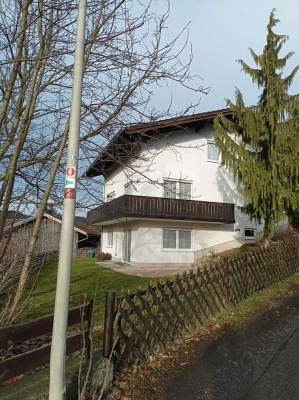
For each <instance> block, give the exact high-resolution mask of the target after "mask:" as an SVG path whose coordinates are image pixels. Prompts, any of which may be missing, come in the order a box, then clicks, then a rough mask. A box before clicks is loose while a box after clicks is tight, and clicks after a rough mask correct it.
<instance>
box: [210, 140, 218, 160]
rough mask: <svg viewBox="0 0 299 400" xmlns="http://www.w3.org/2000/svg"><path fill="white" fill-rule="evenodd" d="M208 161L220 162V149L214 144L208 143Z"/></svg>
mask: <svg viewBox="0 0 299 400" xmlns="http://www.w3.org/2000/svg"><path fill="white" fill-rule="evenodd" d="M208 161H220V152H219V149H218V148H217V147H216V145H215V143H213V142H208Z"/></svg>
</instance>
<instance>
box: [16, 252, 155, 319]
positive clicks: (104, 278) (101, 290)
mask: <svg viewBox="0 0 299 400" xmlns="http://www.w3.org/2000/svg"><path fill="white" fill-rule="evenodd" d="M57 266H58V260H55V261H52V262H50V263H49V264H47V265H45V266H44V267H43V268H42V269H41V271H40V273H39V275H38V277H37V278H36V283H35V285H34V289H33V290H32V291H31V290H29V289H27V291H26V293H25V296H24V298H26V297H27V298H28V297H29V299H30V300H29V304H28V305H26V308H25V309H24V310H23V312H22V314H21V315H20V317H19V318H18V320H17V321H16V323H20V322H25V321H29V320H33V319H35V318H38V317H41V316H44V315H47V314H52V313H53V311H54V301H55V289H56V278H57ZM33 279H34V278H32V279H31V282H30V283H31V284H32V282H33ZM151 280H152V278H142V277H138V276H130V275H125V274H122V273H120V272H116V271H113V270H111V269H108V268H105V267H103V266H101V265H99V264H96V260H93V259H88V258H83V257H77V258H74V260H73V267H72V281H71V290H70V306H75V305H78V304H80V303H82V299H83V298H84V294H85V293H86V294H87V295H88V296H89V297H95V298H96V300H95V312H94V322H95V324H100V323H102V322H103V318H104V311H105V310H104V307H105V293H106V291H108V290H114V291H116V293H117V294H120V293H121V291H122V290H127V289H131V290H135V289H137V288H138V287H139V286H142V287H146V285H147V283H149V282H150V281H151ZM29 286H31V285H29ZM24 301H25V302H26V300H24Z"/></svg>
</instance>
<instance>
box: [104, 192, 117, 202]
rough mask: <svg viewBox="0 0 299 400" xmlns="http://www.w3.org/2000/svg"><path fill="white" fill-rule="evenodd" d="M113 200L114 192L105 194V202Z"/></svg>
mask: <svg viewBox="0 0 299 400" xmlns="http://www.w3.org/2000/svg"><path fill="white" fill-rule="evenodd" d="M114 198H115V191H113V192H110V193H108V194H107V197H106V201H111V200H113V199H114Z"/></svg>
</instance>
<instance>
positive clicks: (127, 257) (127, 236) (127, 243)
mask: <svg viewBox="0 0 299 400" xmlns="http://www.w3.org/2000/svg"><path fill="white" fill-rule="evenodd" d="M123 258H124V261H127V262H130V261H131V229H124V254H123Z"/></svg>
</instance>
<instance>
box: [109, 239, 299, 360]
mask: <svg viewBox="0 0 299 400" xmlns="http://www.w3.org/2000/svg"><path fill="white" fill-rule="evenodd" d="M297 271H299V237H298V236H297V235H293V236H291V237H290V238H288V239H285V240H283V241H280V242H277V243H273V244H272V245H271V246H269V247H267V248H264V249H262V248H261V249H258V250H251V251H249V252H247V253H246V254H244V255H241V256H236V257H230V258H224V259H222V260H221V261H219V262H216V263H214V264H210V265H206V266H204V267H202V268H199V269H197V270H196V271H190V272H188V273H184V274H183V275H178V276H176V277H175V278H174V279H172V280H169V279H168V280H166V282H164V283H161V282H159V283H158V284H157V285H156V286H152V285H148V287H147V289H146V290H137V291H136V292H135V293H130V292H127V293H125V294H124V295H123V296H122V297H121V298H120V299H118V301H117V303H118V306H117V307H116V308H115V306H114V304H115V300H114V299H115V295H114V293H113V292H110V293H108V294H107V302H106V319H105V332H104V355H105V356H106V357H108V356H109V355H110V354H111V352H112V351H113V354H114V357H115V361H116V366H117V367H118V368H122V367H126V366H128V365H131V364H135V363H138V362H140V361H143V360H145V359H146V358H147V357H148V356H149V355H150V354H153V353H154V352H157V351H161V350H162V351H163V350H165V349H166V348H167V345H168V344H169V343H170V342H173V341H174V340H175V339H177V338H183V337H185V336H186V335H188V334H191V333H193V332H194V329H195V328H196V327H198V326H203V325H205V324H206V323H207V322H208V321H209V320H210V319H211V317H213V316H215V315H216V314H217V313H219V312H220V311H221V310H223V309H224V308H225V307H226V305H227V304H229V303H232V304H238V303H239V302H240V301H242V300H243V299H245V298H246V297H248V296H249V295H250V294H252V293H254V292H256V291H258V290H261V289H263V288H266V287H268V286H270V285H272V284H274V283H276V282H278V281H280V280H282V279H284V278H286V277H288V276H290V275H292V274H293V273H295V272H297ZM113 330H114V335H113Z"/></svg>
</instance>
